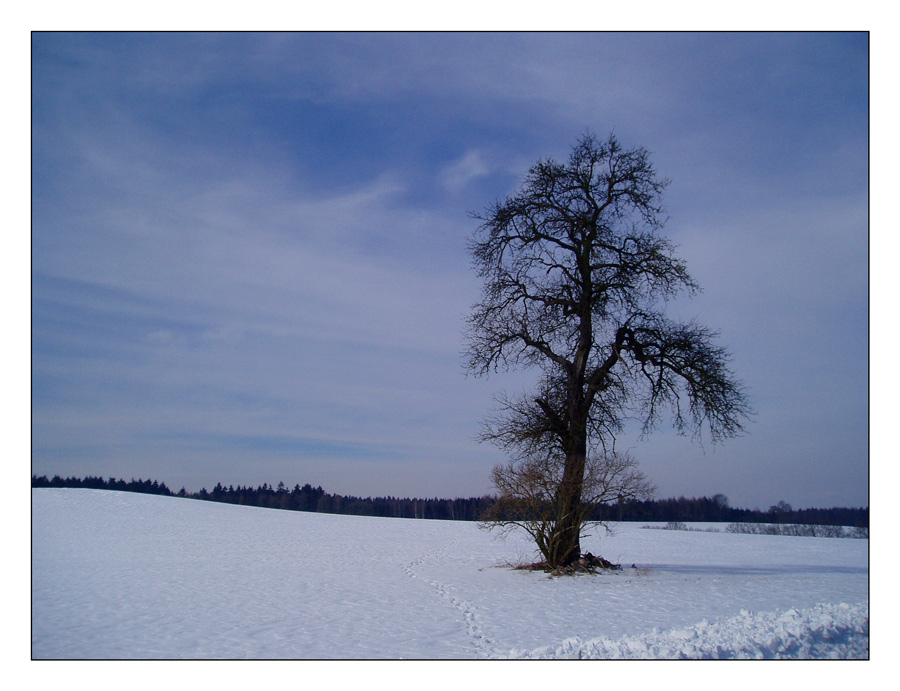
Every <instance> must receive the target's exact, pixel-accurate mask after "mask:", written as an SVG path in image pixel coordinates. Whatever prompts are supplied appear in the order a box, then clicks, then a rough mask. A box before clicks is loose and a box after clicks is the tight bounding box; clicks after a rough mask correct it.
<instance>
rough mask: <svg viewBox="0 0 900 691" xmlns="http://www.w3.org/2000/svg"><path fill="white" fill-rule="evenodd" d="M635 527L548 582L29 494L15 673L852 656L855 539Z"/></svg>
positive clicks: (314, 520)
mask: <svg viewBox="0 0 900 691" xmlns="http://www.w3.org/2000/svg"><path fill="white" fill-rule="evenodd" d="M641 525H643V524H620V525H619V526H618V527H617V528H616V532H615V535H614V536H612V537H607V536H603V537H600V538H596V539H590V540H587V541H586V542H585V544H584V545H583V548H584V549H586V550H589V551H591V552H593V553H594V554H600V555H602V556H604V557H605V558H607V559H610V560H612V561H614V562H618V563H621V564H622V565H623V566H626V567H627V568H625V569H624V570H622V571H620V572H610V573H604V574H598V575H583V576H577V577H574V578H571V577H570V578H549V577H547V576H546V575H545V574H541V573H534V572H525V571H514V570H512V569H509V568H504V567H503V564H505V563H511V562H519V561H529V560H531V558H532V556H533V555H532V552H531V548H530V546H529V545H528V543H527V542H526V541H525V540H524V538H516V537H510V538H508V539H506V540H500V539H498V538H497V536H496V535H494V534H492V533H489V532H485V531H483V530H480V529H479V528H478V527H477V526H476V525H474V524H471V523H460V522H449V521H421V520H420V521H414V520H403V519H386V518H363V517H353V516H335V515H325V514H314V513H300V512H287V511H275V510H267V509H257V508H250V507H241V506H231V505H225V504H215V503H207V502H200V501H194V500H188V499H178V498H171V497H158V496H147V495H140V494H129V493H120V492H107V491H94V490H80V489H35V490H32V605H31V607H32V622H31V623H32V657H33V658H35V659H43V658H93V659H105V658H129V659H130V658H157V659H159V658H162V659H172V658H205V659H218V658H229V659H230V658H291V659H308V658H314V659H330V658H341V659H359V658H417V659H445V658H450V659H459V658H505V657H537V658H546V657H561V658H579V657H581V658H647V657H650V658H685V657H687V658H770V657H787V658H796V657H800V658H828V657H838V658H867V657H868V650H869V633H868V632H869V624H868V622H869V612H868V598H869V592H868V541H866V540H852V539H828V538H802V537H780V536H766V535H735V534H729V533H724V532H721V533H710V532H677V531H668V530H645V529H642V528H641ZM632 564H634V565H635V567H636V568H631V566H632Z"/></svg>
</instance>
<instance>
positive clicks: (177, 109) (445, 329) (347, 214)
mask: <svg viewBox="0 0 900 691" xmlns="http://www.w3.org/2000/svg"><path fill="white" fill-rule="evenodd" d="M868 50H869V47H868V37H867V36H866V35H865V34H840V33H802V34H793V33H775V34H759V33H723V34H717V33H701V34H693V33H672V34H668V33H649V34H644V33H622V34H617V33H584V34H582V33H564V34H553V33H525V34H516V33H503V34H492V33H474V34H465V33H450V34H441V33H427V34H413V33H404V34H391V33H373V34H367V33H351V34H344V33H327V34H313V33H295V34H265V33H253V34H213V33H203V34H190V33H176V34H109V33H106V34H62V33H49V34H47V33H45V34H41V33H38V34H34V35H33V37H32V84H31V86H32V132H31V134H32V188H31V191H32V228H31V231H32V235H31V250H32V265H31V279H32V280H31V291H32V295H31V298H32V300H31V309H32V314H31V318H32V351H31V355H32V363H31V364H32V380H31V381H32V411H31V412H32V472H33V473H37V474H45V473H46V474H50V475H52V474H60V475H85V474H94V475H103V476H110V475H112V476H115V477H124V478H126V479H128V478H131V477H134V478H137V477H144V478H146V477H151V478H154V479H159V480H161V481H165V482H166V483H167V484H168V485H169V486H170V487H173V488H174V489H178V488H179V487H181V486H182V485H184V486H186V487H187V488H188V489H192V490H197V489H199V488H200V487H201V486H206V487H211V486H212V485H214V484H215V483H216V482H222V483H224V484H226V485H228V484H252V485H257V484H261V483H263V482H268V483H277V482H278V481H279V480H283V481H284V482H286V483H288V484H289V485H293V484H294V483H296V482H299V483H301V484H302V483H305V482H310V483H312V484H314V485H315V484H319V485H322V487H324V488H325V489H327V490H328V491H332V492H339V493H344V494H358V495H363V496H368V495H394V496H413V495H416V496H471V495H479V494H483V493H486V492H488V491H489V490H490V485H489V481H488V475H489V472H490V469H491V467H492V466H493V465H494V464H495V463H497V462H500V461H502V460H503V457H502V455H501V454H500V453H499V452H498V451H496V450H495V449H493V448H491V447H489V446H486V445H479V444H478V443H476V442H475V441H474V437H475V436H476V435H477V433H478V427H479V423H480V421H481V420H482V419H483V418H484V417H485V416H486V415H488V414H489V413H490V412H491V410H492V409H493V407H494V402H493V395H494V394H495V393H498V392H500V391H503V390H507V391H509V392H511V393H515V392H516V391H518V390H521V389H522V388H523V387H525V386H527V384H528V382H529V381H531V379H532V377H533V375H532V374H531V373H528V372H511V373H509V374H500V375H496V376H492V377H490V378H489V379H486V380H482V379H472V378H466V377H465V376H464V370H463V367H462V361H461V358H460V351H461V349H462V329H463V322H464V319H465V317H466V315H467V314H468V312H469V307H470V305H471V304H472V303H473V302H474V301H475V300H476V299H477V298H478V292H479V287H480V286H479V282H478V278H477V276H476V275H475V274H474V272H473V271H472V269H471V265H470V261H469V257H468V256H467V254H466V250H465V244H466V240H467V238H468V237H469V236H470V235H471V233H472V232H473V231H474V230H475V222H474V221H473V220H472V219H471V218H470V217H469V215H468V212H470V211H481V210H483V209H484V208H485V207H486V206H488V205H489V204H491V203H492V202H493V201H495V200H497V199H498V198H500V197H502V196H504V195H506V194H509V193H511V192H513V191H514V190H515V188H516V185H517V183H518V181H519V180H520V178H521V176H522V174H523V173H524V172H525V171H526V170H527V169H528V167H529V166H530V165H531V164H532V163H534V162H535V161H536V160H537V159H539V158H545V157H553V158H557V159H564V158H565V157H566V156H567V155H568V152H569V149H570V147H571V146H572V145H573V144H574V143H575V141H576V140H577V139H578V137H579V136H581V135H582V134H584V133H585V132H587V131H591V132H594V133H596V134H598V135H600V136H604V135H605V134H607V133H608V132H610V131H614V132H615V133H616V135H617V136H618V138H619V139H620V140H621V141H622V142H623V143H624V144H626V145H634V146H637V145H639V146H645V147H646V148H648V149H649V150H650V151H651V152H653V153H652V158H653V161H654V163H655V165H656V167H657V169H658V171H659V172H660V173H661V174H662V175H664V176H666V177H669V178H671V180H672V183H671V185H670V186H669V188H668V191H667V194H666V197H665V203H666V207H667V210H668V213H669V215H670V220H669V222H668V224H667V226H666V233H667V235H668V236H669V237H671V239H672V240H673V242H675V244H676V245H678V247H679V253H680V255H681V256H682V257H683V258H684V259H685V260H686V261H687V263H688V266H689V268H690V270H691V272H692V275H693V276H694V278H695V279H697V281H698V282H699V283H700V284H701V285H702V286H703V288H704V292H703V293H702V294H701V295H700V296H698V297H696V298H694V299H693V300H691V301H690V302H678V303H676V304H674V305H673V306H672V314H673V316H675V317H681V318H684V319H689V318H692V317H696V318H697V319H698V320H700V321H701V322H703V323H706V324H707V325H709V326H712V327H714V328H717V329H720V330H721V334H722V335H721V341H722V343H724V344H725V345H727V346H728V347H729V348H730V350H731V352H732V354H733V358H734V359H733V367H734V370H735V371H736V373H737V374H738V376H739V377H740V378H741V379H742V380H743V381H744V382H745V384H746V385H747V388H748V390H749V392H750V395H751V402H752V404H753V406H754V407H755V409H756V410H757V416H756V418H755V421H754V422H753V423H752V424H750V425H749V426H748V434H747V435H746V436H744V437H742V438H739V439H736V440H732V441H730V442H727V443H725V444H724V445H721V446H716V447H710V446H706V447H702V446H700V445H698V444H695V443H691V442H690V440H687V439H682V438H679V437H677V436H675V435H674V434H672V433H670V432H669V431H668V430H667V429H665V428H662V429H660V431H659V432H658V433H656V434H655V435H654V436H652V437H650V438H649V439H647V440H643V441H642V440H638V439H637V438H636V436H635V437H634V438H630V437H628V438H625V439H622V440H620V441H619V443H620V445H623V446H625V447H626V448H631V449H632V450H633V454H634V455H635V457H636V458H637V459H638V460H639V461H640V463H641V466H642V468H643V469H644V471H645V472H646V473H647V474H648V475H649V476H650V477H651V479H652V480H653V481H654V482H655V483H656V484H657V486H658V488H659V494H660V495H661V496H678V495H685V496H701V495H711V494H715V493H718V492H722V493H724V494H726V495H727V496H728V497H729V498H730V499H731V502H732V504H733V505H737V506H747V507H750V508H752V507H756V506H758V507H761V508H767V507H768V506H769V505H770V504H774V503H776V502H777V501H778V500H782V499H783V500H785V501H788V502H789V503H791V504H793V505H794V506H832V505H854V506H857V505H867V504H868V501H869V498H868V481H869V475H868V462H869V459H868V451H869V446H868V415H869V405H868V395H869V386H868V365H869V360H868V357H869V356H868V343H869V335H868V328H869V319H868V307H869V305H868V280H869V275H868V250H869V246H868V242H869V239H868V213H869V211H868V191H869V190H868V185H869V180H868V165H869V161H868V137H869V131H868V106H869V102H868V99H869V92H868V88H869V87H868V84H869V82H868V68H869V66H868Z"/></svg>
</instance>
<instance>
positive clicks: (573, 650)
mask: <svg viewBox="0 0 900 691" xmlns="http://www.w3.org/2000/svg"><path fill="white" fill-rule="evenodd" d="M510 657H513V658H532V659H640V658H652V659H810V658H817V659H822V658H831V659H844V660H846V659H862V660H866V659H868V658H869V603H868V602H863V603H860V604H857V605H848V604H846V603H841V604H837V605H834V604H820V605H816V606H815V607H812V608H810V609H799V610H798V609H794V608H791V609H789V610H787V611H781V610H776V611H774V612H757V613H755V614H754V613H752V612H749V611H748V610H741V613H740V614H739V615H738V616H735V617H730V618H727V619H722V620H718V621H714V622H712V623H709V622H707V621H706V620H705V619H704V620H703V621H701V622H700V623H699V624H696V625H694V626H690V627H687V628H677V629H670V630H668V631H659V630H658V629H654V630H653V631H652V632H650V633H649V634H645V635H641V636H624V637H622V638H620V639H618V640H610V639H609V638H605V637H604V638H595V639H591V640H588V641H583V640H581V639H580V638H578V637H572V638H567V639H565V640H564V641H563V642H562V643H561V644H559V645H557V646H544V647H541V648H537V649H536V650H532V651H531V652H527V651H523V650H513V651H512V652H511V653H510Z"/></svg>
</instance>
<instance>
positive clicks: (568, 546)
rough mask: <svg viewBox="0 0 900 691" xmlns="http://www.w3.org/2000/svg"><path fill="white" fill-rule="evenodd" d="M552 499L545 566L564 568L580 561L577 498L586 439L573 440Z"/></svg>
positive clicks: (584, 459)
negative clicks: (553, 510)
mask: <svg viewBox="0 0 900 691" xmlns="http://www.w3.org/2000/svg"><path fill="white" fill-rule="evenodd" d="M573 441H574V443H573V448H571V450H570V451H569V452H568V453H567V454H566V465H565V469H564V470H563V477H562V481H561V482H560V484H559V488H558V490H557V495H556V510H557V514H556V524H555V526H554V530H553V535H552V537H551V540H550V544H551V548H550V560H549V563H548V566H550V567H551V568H559V567H562V566H568V565H569V564H572V563H574V562H576V561H578V559H580V558H581V517H582V512H581V494H582V489H583V487H584V469H585V464H586V462H587V438H586V436H585V435H581V437H580V438H578V439H575V440H573Z"/></svg>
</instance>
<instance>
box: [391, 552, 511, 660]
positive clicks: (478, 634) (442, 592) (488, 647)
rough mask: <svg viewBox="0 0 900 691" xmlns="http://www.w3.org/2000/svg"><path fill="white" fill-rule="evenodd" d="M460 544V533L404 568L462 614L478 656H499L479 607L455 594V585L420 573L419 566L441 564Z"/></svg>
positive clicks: (467, 633)
mask: <svg viewBox="0 0 900 691" xmlns="http://www.w3.org/2000/svg"><path fill="white" fill-rule="evenodd" d="M458 545H459V534H457V535H456V536H454V538H453V539H452V540H451V541H450V543H449V544H447V545H445V546H444V547H440V548H438V549H432V550H428V551H427V552H425V553H424V554H423V555H422V556H420V557H418V558H417V559H415V560H414V561H412V562H410V563H409V564H407V565H406V566H404V567H403V570H404V571H405V572H406V574H407V575H408V576H409V577H410V578H412V579H415V580H421V581H424V582H426V583H427V584H428V585H430V586H431V587H432V588H433V589H434V591H435V592H436V593H437V594H438V595H439V596H440V597H441V598H442V599H443V600H444V601H446V602H447V603H448V604H450V605H451V606H452V607H453V608H454V609H456V611H457V612H458V613H459V614H460V615H461V616H462V623H463V625H464V626H465V630H466V635H467V636H468V637H469V640H470V641H471V644H472V647H473V649H474V653H475V656H476V657H497V653H498V651H497V650H496V649H495V647H494V646H495V643H494V641H493V640H491V639H490V638H487V637H486V636H485V635H484V631H483V630H482V627H481V618H480V616H479V614H478V612H477V608H476V607H474V606H473V605H471V604H470V603H468V602H466V601H465V600H463V599H461V598H459V597H457V596H456V595H454V594H453V587H452V586H450V585H448V584H447V583H442V582H440V581H438V580H432V579H430V578H427V577H425V576H420V575H419V574H418V569H419V567H420V566H422V565H424V564H431V565H436V566H439V565H440V564H441V561H442V557H446V556H447V555H449V554H450V553H451V552H452V551H453V549H454V548H456V547H457V546H458Z"/></svg>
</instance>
